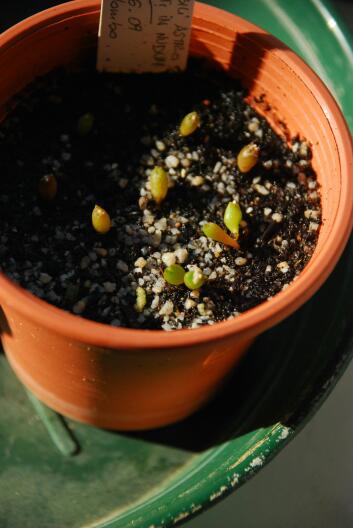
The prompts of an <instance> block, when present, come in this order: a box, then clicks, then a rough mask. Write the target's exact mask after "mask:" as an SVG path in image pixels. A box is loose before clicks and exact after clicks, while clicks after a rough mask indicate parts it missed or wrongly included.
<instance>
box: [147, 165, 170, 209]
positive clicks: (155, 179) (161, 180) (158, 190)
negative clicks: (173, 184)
mask: <svg viewBox="0 0 353 528" xmlns="http://www.w3.org/2000/svg"><path fill="white" fill-rule="evenodd" d="M168 185H169V180H168V174H167V173H166V171H165V170H164V169H163V168H162V167H157V166H156V167H154V168H153V169H152V171H151V174H150V186H151V194H152V197H153V199H154V201H155V202H156V203H157V204H160V203H161V202H162V201H163V200H164V199H165V197H166V196H167V193H168Z"/></svg>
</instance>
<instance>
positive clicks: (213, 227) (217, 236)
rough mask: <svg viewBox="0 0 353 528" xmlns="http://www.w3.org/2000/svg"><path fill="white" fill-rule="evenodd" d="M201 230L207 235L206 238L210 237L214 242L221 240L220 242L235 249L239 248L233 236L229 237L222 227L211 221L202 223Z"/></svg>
mask: <svg viewBox="0 0 353 528" xmlns="http://www.w3.org/2000/svg"><path fill="white" fill-rule="evenodd" d="M202 231H203V233H204V234H205V235H206V236H207V238H210V239H211V240H214V241H215V242H222V244H225V245H226V246H231V247H233V248H235V249H239V248H240V246H239V244H238V242H237V241H236V240H235V239H234V238H232V237H230V236H229V235H228V234H227V233H226V232H225V231H224V229H222V228H221V227H220V226H219V225H217V224H214V223H213V222H208V223H207V224H204V225H203V226H202Z"/></svg>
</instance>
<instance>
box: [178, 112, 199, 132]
mask: <svg viewBox="0 0 353 528" xmlns="http://www.w3.org/2000/svg"><path fill="white" fill-rule="evenodd" d="M200 123H201V121H200V116H199V114H198V113H197V112H190V114H186V116H185V117H184V118H183V119H182V121H181V123H180V127H179V132H180V135H181V136H190V134H193V133H194V132H195V131H196V130H197V129H198V128H199V126H200Z"/></svg>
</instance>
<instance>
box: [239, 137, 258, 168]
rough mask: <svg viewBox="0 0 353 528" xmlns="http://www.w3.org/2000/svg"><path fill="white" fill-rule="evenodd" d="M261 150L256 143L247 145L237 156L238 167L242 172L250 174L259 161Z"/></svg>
mask: <svg viewBox="0 0 353 528" xmlns="http://www.w3.org/2000/svg"><path fill="white" fill-rule="evenodd" d="M259 154H260V149H259V147H258V146H257V145H256V143H249V144H248V145H245V147H243V148H242V149H241V151H240V152H239V154H238V156H237V165H238V169H239V170H240V172H249V171H251V169H252V168H253V167H255V165H256V163H257V162H258V160H259Z"/></svg>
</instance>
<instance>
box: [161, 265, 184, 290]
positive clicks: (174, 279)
mask: <svg viewBox="0 0 353 528" xmlns="http://www.w3.org/2000/svg"><path fill="white" fill-rule="evenodd" d="M184 275H185V270H184V268H183V267H182V266H180V265H179V264H172V265H171V266H168V267H167V268H165V270H164V272H163V277H164V280H165V281H166V282H168V284H172V285H173V286H179V285H180V284H183V282H184Z"/></svg>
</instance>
